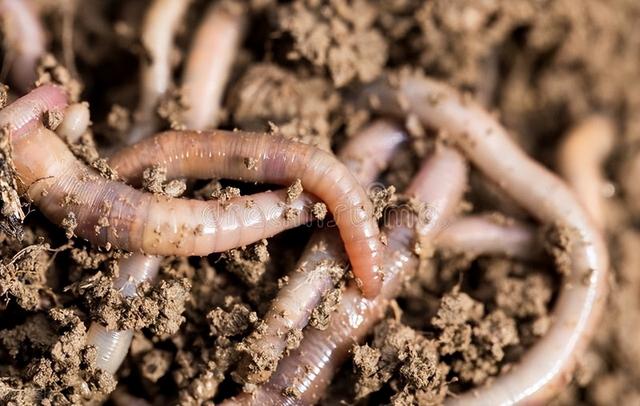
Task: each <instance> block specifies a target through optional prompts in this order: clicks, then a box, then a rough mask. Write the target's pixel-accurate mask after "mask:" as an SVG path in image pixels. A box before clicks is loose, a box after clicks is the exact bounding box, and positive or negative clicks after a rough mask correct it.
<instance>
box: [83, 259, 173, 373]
mask: <svg viewBox="0 0 640 406" xmlns="http://www.w3.org/2000/svg"><path fill="white" fill-rule="evenodd" d="M160 260H161V258H160V257H155V256H145V255H139V254H135V255H132V256H130V257H129V258H126V259H124V260H121V261H120V262H119V265H120V273H119V274H118V277H117V278H115V279H114V280H113V287H114V288H115V289H118V290H119V291H120V292H121V293H122V295H123V296H125V297H132V296H135V294H136V288H137V286H138V285H139V284H140V283H142V282H143V281H146V280H151V279H153V278H155V276H156V275H157V273H158V267H159V265H160ZM132 338H133V331H132V330H107V328H106V327H105V326H103V325H101V324H99V323H96V322H93V323H91V326H90V327H89V331H88V334H87V344H89V345H93V346H95V347H96V350H97V354H98V355H97V359H96V366H97V367H98V368H100V369H102V370H103V371H105V372H109V373H111V374H115V373H116V371H117V370H118V368H119V367H120V364H122V361H123V360H124V358H125V357H126V356H127V353H128V352H129V346H130V344H131V339H132Z"/></svg>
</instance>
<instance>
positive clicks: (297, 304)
mask: <svg viewBox="0 0 640 406" xmlns="http://www.w3.org/2000/svg"><path fill="white" fill-rule="evenodd" d="M405 140H406V134H405V133H404V132H403V131H402V130H401V129H400V128H398V127H397V126H396V125H394V124H392V123H390V122H387V121H382V120H379V121H377V122H375V123H373V124H372V125H370V126H368V127H366V128H365V129H364V130H362V131H361V132H359V133H358V134H357V135H355V136H354V137H352V138H350V139H349V141H348V142H347V143H346V144H345V146H344V147H343V148H342V149H341V151H340V153H339V155H338V156H339V158H340V159H341V160H342V162H343V163H344V164H345V165H346V166H347V167H348V168H349V170H351V171H352V173H353V174H354V175H355V177H356V179H357V180H358V181H359V182H360V184H362V185H368V184H370V183H371V182H373V181H374V180H375V179H376V177H377V176H378V175H379V174H380V172H382V171H383V170H384V169H385V168H386V167H387V165H388V164H389V162H390V160H391V159H392V157H393V154H394V152H395V151H396V150H397V149H398V147H399V146H400V145H401V144H402V143H403V142H404V141H405ZM345 262H346V261H345V258H344V252H343V249H342V243H341V241H340V237H339V235H338V234H337V233H336V231H335V230H333V229H329V228H325V229H323V230H319V231H317V232H316V233H315V234H313V235H312V237H311V239H310V240H309V242H308V244H307V246H306V248H305V250H304V252H303V254H302V256H301V257H300V259H299V261H298V264H297V266H296V270H295V271H294V272H291V273H290V274H289V276H288V281H287V283H286V285H285V286H284V287H282V288H281V289H280V291H279V292H278V295H277V296H276V298H275V299H274V300H273V303H272V304H271V307H270V309H269V311H268V312H267V313H266V314H265V316H264V317H263V320H264V328H261V329H260V332H259V333H256V334H255V335H254V334H252V335H250V336H249V337H247V339H245V341H244V343H243V345H244V346H246V347H247V348H248V349H249V351H248V353H247V354H245V356H244V357H243V359H242V362H241V363H240V367H239V368H238V370H237V373H238V374H239V376H240V377H241V378H242V380H243V381H245V382H248V383H253V384H255V383H262V382H265V381H266V380H267V379H268V378H269V376H270V375H271V373H273V371H274V370H275V367H276V365H277V361H278V360H279V359H280V358H281V357H282V354H283V353H284V352H285V350H286V349H287V343H286V337H287V333H289V332H290V331H292V330H296V329H299V330H301V329H303V328H304V327H306V325H307V323H308V322H309V318H310V316H311V313H312V311H313V309H314V308H315V307H316V306H317V305H318V303H319V302H320V300H321V299H322V297H323V296H324V295H325V294H326V293H327V292H328V291H329V290H330V289H331V288H333V287H334V286H335V282H336V279H339V278H340V277H342V273H338V275H335V272H336V268H338V269H340V265H344V263H345ZM343 269H344V268H343ZM256 357H257V359H258V360H259V362H257V363H256V362H255V361H254V360H255V359H256ZM267 359H268V360H269V362H268V363H266V362H265V360H267Z"/></svg>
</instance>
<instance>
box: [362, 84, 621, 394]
mask: <svg viewBox="0 0 640 406" xmlns="http://www.w3.org/2000/svg"><path fill="white" fill-rule="evenodd" d="M396 79H397V80H395V81H394V82H393V84H392V85H390V84H384V83H378V84H376V85H372V86H371V87H370V88H369V89H368V99H369V102H372V103H373V105H375V106H377V107H379V108H380V109H382V110H384V111H386V112H388V113H392V114H406V113H411V114H415V115H416V116H417V117H418V118H419V119H420V121H421V122H422V123H423V125H425V126H429V127H434V128H437V129H440V130H443V131H444V132H446V134H447V135H448V137H449V139H450V140H451V141H453V142H455V144H456V145H457V146H458V147H459V148H461V149H462V151H463V152H464V153H465V154H466V155H467V156H468V157H469V159H470V160H471V161H472V162H473V163H474V164H475V165H476V166H477V167H478V168H479V169H480V171H481V172H483V173H484V174H485V176H487V177H488V178H490V179H491V180H492V181H494V182H495V183H496V184H498V185H500V186H501V187H502V188H503V189H504V190H505V193H506V194H508V195H509V196H511V197H512V198H513V199H514V200H515V201H516V202H517V203H519V204H520V205H522V206H523V207H524V208H525V209H527V210H528V211H529V212H530V213H531V214H532V215H534V216H535V217H536V218H537V219H538V220H539V221H540V222H541V223H544V224H551V225H554V226H556V227H559V228H561V229H564V230H565V231H568V232H569V233H570V234H571V236H572V238H571V240H572V241H571V244H570V248H569V252H568V253H567V254H568V255H569V256H570V260H571V264H570V266H571V272H570V274H569V275H567V276H566V277H565V279H564V281H563V285H562V287H561V289H560V293H559V297H558V298H557V301H556V303H555V307H554V312H553V314H554V315H553V324H552V326H551V328H550V329H549V331H548V332H547V334H546V335H545V336H544V337H543V338H541V339H540V340H539V341H538V342H537V343H536V344H535V345H534V346H533V347H532V348H531V349H530V350H529V351H527V352H526V353H525V354H524V355H523V357H522V359H521V360H520V361H519V362H518V363H517V365H515V366H514V367H513V368H512V369H511V370H509V371H508V372H505V373H504V374H503V375H501V376H498V377H496V378H495V380H493V381H492V383H491V384H490V385H488V386H485V387H481V388H476V389H474V390H473V391H471V392H469V393H464V394H461V395H459V396H457V397H456V398H452V399H450V400H449V401H448V403H449V404H466V405H468V404H514V403H518V402H528V403H543V402H544V401H545V400H547V399H549V398H550V397H551V396H553V395H554V394H555V393H557V391H558V390H560V389H562V388H563V387H564V386H565V384H566V383H567V382H568V381H569V380H570V379H571V376H572V373H573V370H574V368H575V365H576V362H577V360H578V359H579V357H580V356H581V354H583V353H584V350H585V348H586V346H587V345H588V343H589V341H590V338H591V337H592V335H593V333H594V329H595V327H596V325H597V322H598V320H599V317H600V315H601V313H602V311H603V308H604V305H605V302H606V293H607V288H608V284H607V280H608V271H609V259H608V252H607V249H606V246H605V243H604V239H603V236H602V235H601V233H600V230H599V229H598V227H597V226H596V225H595V224H593V220H592V219H591V217H590V215H589V214H588V213H587V212H586V211H585V210H584V209H583V207H582V205H581V204H580V203H579V202H578V201H577V200H576V198H575V196H574V194H573V192H572V191H571V190H570V189H569V187H567V185H566V184H565V183H564V182H563V181H562V180H560V179H559V178H558V177H557V176H556V175H554V174H553V173H551V172H550V171H548V170H547V169H546V168H544V167H543V166H542V165H540V164H539V163H537V162H535V161H534V160H532V159H531V158H529V157H528V156H527V155H526V154H525V153H524V152H523V151H522V150H521V149H520V148H519V147H518V146H517V145H516V144H515V143H514V142H513V141H512V139H511V138H510V137H509V135H508V133H507V131H506V130H505V129H504V128H503V127H502V126H501V125H500V124H499V123H498V122H497V120H496V119H495V118H494V117H492V116H491V115H490V114H489V113H488V112H486V111H485V110H484V109H483V108H482V107H481V106H479V105H478V104H476V103H474V102H473V101H472V100H470V99H469V97H466V96H465V95H463V94H460V93H459V92H457V91H456V90H454V89H453V88H451V87H449V86H447V85H445V84H443V83H440V82H437V81H435V80H431V79H428V78H424V77H420V76H417V75H401V76H400V77H398V78H396Z"/></svg>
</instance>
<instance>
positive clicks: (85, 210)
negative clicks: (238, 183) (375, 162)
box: [0, 86, 383, 296]
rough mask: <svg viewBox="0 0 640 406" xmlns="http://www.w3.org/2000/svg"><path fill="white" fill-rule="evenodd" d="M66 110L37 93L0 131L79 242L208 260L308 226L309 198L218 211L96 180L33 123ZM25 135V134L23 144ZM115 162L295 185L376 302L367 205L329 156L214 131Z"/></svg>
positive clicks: (372, 227)
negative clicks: (315, 206) (325, 220)
mask: <svg viewBox="0 0 640 406" xmlns="http://www.w3.org/2000/svg"><path fill="white" fill-rule="evenodd" d="M65 105H66V100H65V95H64V93H63V92H62V90H61V89H59V88H57V87H55V86H43V87H40V88H38V89H36V90H35V91H33V92H31V93H29V94H28V95H27V96H25V97H23V98H21V99H19V100H18V101H16V102H15V103H13V104H11V105H10V106H8V107H7V108H5V109H4V110H2V111H1V112H0V125H2V124H5V125H9V129H10V130H13V134H12V137H11V138H12V144H13V150H14V160H15V161H16V169H17V173H18V174H19V177H20V180H21V181H22V182H23V184H24V185H26V186H27V187H28V188H27V191H28V195H29V197H30V198H31V199H32V200H33V201H34V202H35V203H36V204H37V205H38V206H39V207H40V209H41V210H42V212H43V213H44V214H45V215H46V216H47V217H48V218H49V219H50V220H52V221H53V222H55V223H58V224H59V223H61V222H62V221H63V220H64V219H65V218H68V217H69V216H70V215H73V216H75V219H76V221H77V224H78V227H77V228H76V229H75V232H76V234H77V235H79V236H81V237H83V238H86V239H88V240H89V241H91V242H93V243H95V244H97V245H106V244H111V245H113V246H116V247H119V248H122V249H125V250H128V251H141V252H144V253H146V254H150V255H208V254H209V253H211V252H215V251H224V250H227V249H230V248H234V247H238V246H241V245H246V244H249V243H251V242H255V241H258V240H260V239H262V238H267V237H270V236H272V235H274V234H276V233H278V232H280V231H282V230H284V229H287V228H291V227H293V226H296V225H300V224H302V223H304V222H306V221H308V220H310V218H311V213H310V210H309V205H310V203H311V201H310V199H309V198H308V196H306V195H301V196H299V197H298V198H297V199H295V200H294V201H293V202H290V204H289V205H285V204H282V203H283V200H285V196H284V194H285V192H284V191H280V192H264V193H257V194H254V195H251V196H246V197H240V198H237V199H235V200H234V201H233V202H231V203H229V204H225V203H224V202H202V201H197V200H179V199H171V198H166V197H163V196H155V195H151V194H148V193H143V192H140V191H138V190H135V189H133V188H131V187H129V186H127V185H124V184H123V183H121V182H117V181H112V180H107V179H104V178H101V177H100V176H98V175H97V173H95V172H94V171H92V170H91V169H89V168H87V167H86V166H84V165H83V164H81V163H80V162H79V161H78V160H77V159H76V158H75V157H74V156H73V155H72V154H71V152H70V151H69V150H68V149H67V147H66V146H65V145H64V143H63V142H62V141H61V140H60V139H59V138H58V137H57V136H54V135H53V133H52V132H51V131H49V130H47V129H45V128H44V127H42V126H40V125H39V123H38V120H37V119H38V118H39V116H40V114H42V112H44V111H46V110H52V109H58V110H61V109H62V108H64V106H65ZM28 129H30V130H32V131H30V132H28V133H26V134H27V135H28V136H25V131H27V130H28ZM165 148H166V149H167V150H166V152H164V153H163V152H162V151H163V149H165ZM43 150H44V151H46V155H45V156H42V158H41V159H33V157H36V156H38V157H39V156H41V155H43V153H42V152H43ZM162 155H167V156H169V158H168V159H167V160H166V161H165V162H157V160H156V159H155V157H157V156H162ZM119 156H121V157H122V158H125V157H127V156H128V157H130V159H129V158H126V159H123V161H124V162H123V165H122V166H123V167H125V168H127V167H128V168H129V170H131V168H134V167H136V165H137V168H138V169H133V170H131V173H140V172H141V171H142V169H143V168H146V167H149V166H151V165H153V164H161V165H164V166H166V167H167V169H168V173H169V176H171V174H172V173H176V172H178V173H183V174H186V175H187V176H188V177H196V178H197V177H204V178H211V177H231V178H234V179H237V180H244V181H255V182H258V181H260V182H269V183H279V184H290V183H292V182H293V181H294V180H295V179H297V178H300V179H301V181H302V185H303V187H305V188H306V189H307V190H308V191H309V192H310V193H313V194H315V195H316V196H318V197H319V198H321V199H323V200H324V201H325V203H326V204H327V206H328V207H329V210H330V211H331V212H332V213H333V215H334V219H335V220H336V224H337V225H338V228H339V230H340V233H341V237H342V239H343V240H344V241H345V243H346V244H345V246H346V251H347V254H349V259H350V260H351V264H352V266H353V270H354V274H355V275H356V277H357V278H359V280H360V281H361V285H362V289H363V292H364V293H365V295H367V296H375V295H376V294H377V291H378V290H379V285H380V279H379V275H378V274H377V263H378V261H379V258H380V257H381V255H382V251H383V248H382V246H381V242H380V241H379V239H378V237H379V230H378V225H377V223H376V221H375V219H374V218H373V215H372V213H373V208H372V204H371V201H370V200H369V198H368V196H367V194H366V192H365V191H364V189H363V188H362V186H360V185H359V184H358V181H357V180H356V179H355V177H354V176H353V175H352V174H351V173H350V172H349V170H348V169H347V168H346V167H345V166H344V165H343V164H342V163H340V161H339V160H338V159H337V158H335V157H334V156H333V155H331V154H329V153H327V152H324V151H322V150H319V149H317V148H314V147H311V146H308V145H305V144H300V143H297V142H294V141H291V140H287V139H284V138H280V137H274V136H272V135H269V134H253V133H244V132H226V131H213V132H167V133H164V134H161V135H159V136H156V137H154V138H152V139H149V140H145V141H142V142H140V143H139V144H136V145H134V146H132V147H131V148H129V149H127V150H126V151H123V153H121V154H119ZM127 160H128V161H129V162H126V161H127ZM115 166H116V167H117V166H118V165H115ZM285 213H287V214H289V215H288V216H285ZM285 217H286V218H285ZM160 236H162V238H160Z"/></svg>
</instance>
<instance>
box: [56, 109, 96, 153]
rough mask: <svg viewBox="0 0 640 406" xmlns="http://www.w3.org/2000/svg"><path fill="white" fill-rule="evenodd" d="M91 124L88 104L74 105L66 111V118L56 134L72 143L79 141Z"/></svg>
mask: <svg viewBox="0 0 640 406" xmlns="http://www.w3.org/2000/svg"><path fill="white" fill-rule="evenodd" d="M90 124H91V117H90V112H89V104H88V103H73V104H71V105H69V106H68V107H67V108H66V109H65V110H64V118H63V119H62V122H61V123H60V125H59V126H58V128H56V133H57V134H58V135H60V136H61V137H63V138H66V139H67V141H69V142H70V143H74V142H76V141H78V139H79V138H80V136H81V135H82V134H84V133H85V131H87V129H88V128H89V125H90Z"/></svg>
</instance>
